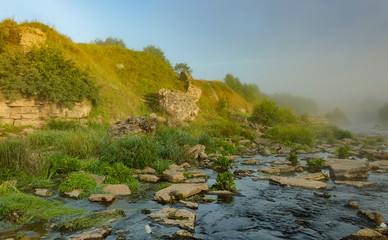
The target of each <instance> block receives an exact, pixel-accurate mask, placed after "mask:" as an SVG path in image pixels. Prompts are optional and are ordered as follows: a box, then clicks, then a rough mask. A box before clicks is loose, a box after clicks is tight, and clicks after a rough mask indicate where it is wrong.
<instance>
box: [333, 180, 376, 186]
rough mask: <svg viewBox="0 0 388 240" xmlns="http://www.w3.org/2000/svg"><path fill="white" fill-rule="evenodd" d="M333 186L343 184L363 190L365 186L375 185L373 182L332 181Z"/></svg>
mask: <svg viewBox="0 0 388 240" xmlns="http://www.w3.org/2000/svg"><path fill="white" fill-rule="evenodd" d="M334 183H335V184H344V185H349V186H352V187H358V188H363V187H366V186H371V185H375V184H376V183H375V182H363V181H334Z"/></svg>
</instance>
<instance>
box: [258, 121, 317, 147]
mask: <svg viewBox="0 0 388 240" xmlns="http://www.w3.org/2000/svg"><path fill="white" fill-rule="evenodd" d="M265 136H266V137H267V138H270V139H273V140H276V141H278V142H281V143H284V142H286V141H290V142H292V143H300V144H304V145H309V146H312V145H314V140H315V134H314V132H313V131H312V130H311V129H309V128H306V127H299V126H295V125H288V126H275V127H273V128H270V129H268V130H267V132H266V134H265Z"/></svg>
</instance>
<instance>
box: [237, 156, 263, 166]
mask: <svg viewBox="0 0 388 240" xmlns="http://www.w3.org/2000/svg"><path fill="white" fill-rule="evenodd" d="M241 164H242V165H258V164H260V162H258V161H256V159H255V158H251V159H248V160H243V161H242V162H241Z"/></svg>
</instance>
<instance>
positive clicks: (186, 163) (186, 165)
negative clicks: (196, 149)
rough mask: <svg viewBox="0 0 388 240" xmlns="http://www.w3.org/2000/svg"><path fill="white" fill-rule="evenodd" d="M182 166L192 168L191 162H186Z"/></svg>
mask: <svg viewBox="0 0 388 240" xmlns="http://www.w3.org/2000/svg"><path fill="white" fill-rule="evenodd" d="M180 167H181V168H190V167H191V166H190V164H189V163H188V162H184V163H182V164H181V165H180Z"/></svg>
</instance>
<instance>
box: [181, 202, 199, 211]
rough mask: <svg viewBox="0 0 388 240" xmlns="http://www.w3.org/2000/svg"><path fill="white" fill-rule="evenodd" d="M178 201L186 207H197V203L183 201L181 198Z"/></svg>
mask: <svg viewBox="0 0 388 240" xmlns="http://www.w3.org/2000/svg"><path fill="white" fill-rule="evenodd" d="M179 202H180V203H182V204H183V205H184V206H185V207H187V208H191V209H198V203H195V202H189V201H183V200H180V201H179Z"/></svg>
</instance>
